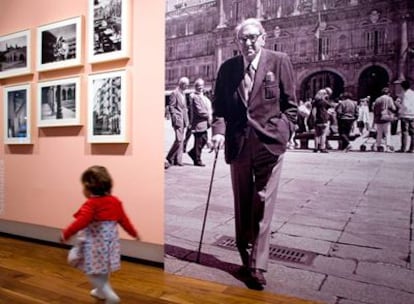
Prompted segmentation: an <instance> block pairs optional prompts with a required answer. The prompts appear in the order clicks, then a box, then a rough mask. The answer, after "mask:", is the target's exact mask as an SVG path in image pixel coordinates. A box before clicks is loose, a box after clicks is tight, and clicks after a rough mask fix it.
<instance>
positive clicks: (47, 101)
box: [37, 77, 81, 128]
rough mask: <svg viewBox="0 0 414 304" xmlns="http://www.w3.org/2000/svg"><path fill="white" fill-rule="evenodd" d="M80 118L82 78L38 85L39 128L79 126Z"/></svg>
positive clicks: (58, 80) (45, 82)
mask: <svg viewBox="0 0 414 304" xmlns="http://www.w3.org/2000/svg"><path fill="white" fill-rule="evenodd" d="M80 117H81V116H80V77H73V78H64V79H57V80H52V81H44V82H39V83H38V89H37V126H38V127H40V128H41V127H64V126H78V125H80V124H81V122H80Z"/></svg>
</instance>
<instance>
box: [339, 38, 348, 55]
mask: <svg viewBox="0 0 414 304" xmlns="http://www.w3.org/2000/svg"><path fill="white" fill-rule="evenodd" d="M346 49H347V47H346V35H341V36H339V41H338V52H339V53H345V52H346Z"/></svg>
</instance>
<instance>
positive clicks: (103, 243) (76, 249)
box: [68, 221, 121, 274]
mask: <svg viewBox="0 0 414 304" xmlns="http://www.w3.org/2000/svg"><path fill="white" fill-rule="evenodd" d="M68 262H69V264H71V265H72V266H74V267H76V268H79V269H81V270H82V271H83V272H85V273H86V274H102V273H110V272H113V271H116V270H118V269H120V268H121V247H120V243H119V235H118V227H117V222H115V221H102V222H92V223H91V224H89V226H88V227H87V228H85V229H83V230H82V231H79V232H78V236H77V240H76V243H75V245H74V246H73V247H72V248H71V250H70V251H69V255H68Z"/></svg>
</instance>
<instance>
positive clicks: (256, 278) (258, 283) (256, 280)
mask: <svg viewBox="0 0 414 304" xmlns="http://www.w3.org/2000/svg"><path fill="white" fill-rule="evenodd" d="M250 277H251V280H252V282H251V284H250V286H249V288H250V289H256V290H263V289H264V287H265V286H266V279H265V277H264V274H263V271H262V270H260V269H251V270H250Z"/></svg>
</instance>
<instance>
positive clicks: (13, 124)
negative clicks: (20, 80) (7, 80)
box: [3, 84, 32, 144]
mask: <svg viewBox="0 0 414 304" xmlns="http://www.w3.org/2000/svg"><path fill="white" fill-rule="evenodd" d="M3 92H4V94H3V99H4V102H3V104H4V120H3V121H4V143H5V144H31V140H32V138H31V106H30V104H31V86H30V84H23V85H15V86H8V87H5V88H4V90H3Z"/></svg>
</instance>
